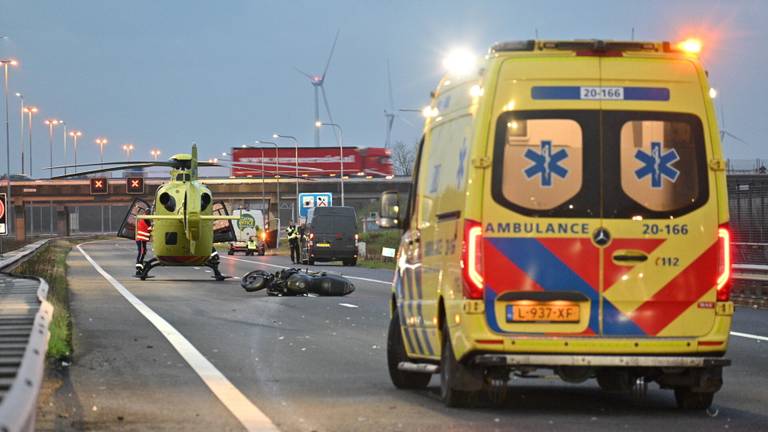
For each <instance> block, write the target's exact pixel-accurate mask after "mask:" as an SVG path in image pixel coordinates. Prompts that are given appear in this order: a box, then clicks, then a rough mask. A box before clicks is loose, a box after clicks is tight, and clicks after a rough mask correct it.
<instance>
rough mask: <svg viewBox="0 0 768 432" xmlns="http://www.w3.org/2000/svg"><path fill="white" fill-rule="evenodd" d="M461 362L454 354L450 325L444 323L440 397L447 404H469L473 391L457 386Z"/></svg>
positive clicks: (456, 405) (460, 405)
mask: <svg viewBox="0 0 768 432" xmlns="http://www.w3.org/2000/svg"><path fill="white" fill-rule="evenodd" d="M459 368H461V365H459V362H458V361H457V360H456V356H455V355H454V354H453V346H452V345H451V334H450V333H449V330H448V325H447V324H445V323H444V324H443V343H442V350H441V352H440V398H441V399H442V400H443V403H445V405H446V406H449V407H452V408H461V407H466V406H468V405H469V403H470V401H471V399H472V395H473V394H472V392H469V391H464V390H457V389H456V388H455V381H456V375H457V374H458V373H459Z"/></svg>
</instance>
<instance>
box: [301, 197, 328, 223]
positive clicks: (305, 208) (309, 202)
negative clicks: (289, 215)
mask: <svg viewBox="0 0 768 432" xmlns="http://www.w3.org/2000/svg"><path fill="white" fill-rule="evenodd" d="M299 202H300V203H301V207H299V216H301V217H303V218H305V217H307V213H309V209H311V208H315V207H330V206H332V205H333V194H332V193H330V192H312V193H300V194H299Z"/></svg>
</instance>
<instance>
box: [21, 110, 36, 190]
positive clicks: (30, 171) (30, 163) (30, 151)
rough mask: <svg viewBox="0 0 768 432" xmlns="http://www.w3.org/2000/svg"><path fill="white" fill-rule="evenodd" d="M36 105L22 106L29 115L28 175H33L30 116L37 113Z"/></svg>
mask: <svg viewBox="0 0 768 432" xmlns="http://www.w3.org/2000/svg"><path fill="white" fill-rule="evenodd" d="M38 111H39V110H38V109H37V107H36V106H26V107H24V112H25V113H27V114H28V115H29V129H28V133H27V135H28V136H29V176H30V177H34V175H33V172H32V116H33V115H35V114H37V113H38Z"/></svg>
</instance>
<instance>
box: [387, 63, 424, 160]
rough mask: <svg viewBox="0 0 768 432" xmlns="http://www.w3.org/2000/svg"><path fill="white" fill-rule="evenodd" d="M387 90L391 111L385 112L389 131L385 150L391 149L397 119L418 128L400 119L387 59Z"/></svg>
mask: <svg viewBox="0 0 768 432" xmlns="http://www.w3.org/2000/svg"><path fill="white" fill-rule="evenodd" d="M387 89H388V92H389V93H388V95H389V110H384V119H385V122H386V123H385V125H386V129H387V134H386V137H385V138H384V148H389V147H390V146H391V145H392V127H393V126H394V125H395V118H398V119H400V120H401V121H403V122H405V123H406V124H407V125H408V126H410V127H412V128H414V129H417V130H418V128H417V127H416V126H415V125H414V124H413V123H411V122H409V121H408V120H406V119H404V118H403V117H400V116H399V115H398V114H397V112H396V110H395V98H394V97H393V96H392V73H391V71H390V70H389V59H387ZM400 111H412V110H402V109H401V110H400ZM416 111H418V110H416Z"/></svg>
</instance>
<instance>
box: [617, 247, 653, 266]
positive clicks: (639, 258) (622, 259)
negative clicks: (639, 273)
mask: <svg viewBox="0 0 768 432" xmlns="http://www.w3.org/2000/svg"><path fill="white" fill-rule="evenodd" d="M613 260H614V261H616V262H617V263H619V264H620V263H638V262H645V261H648V255H647V254H646V253H645V252H641V251H633V250H620V251H616V252H615V253H614V254H613Z"/></svg>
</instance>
